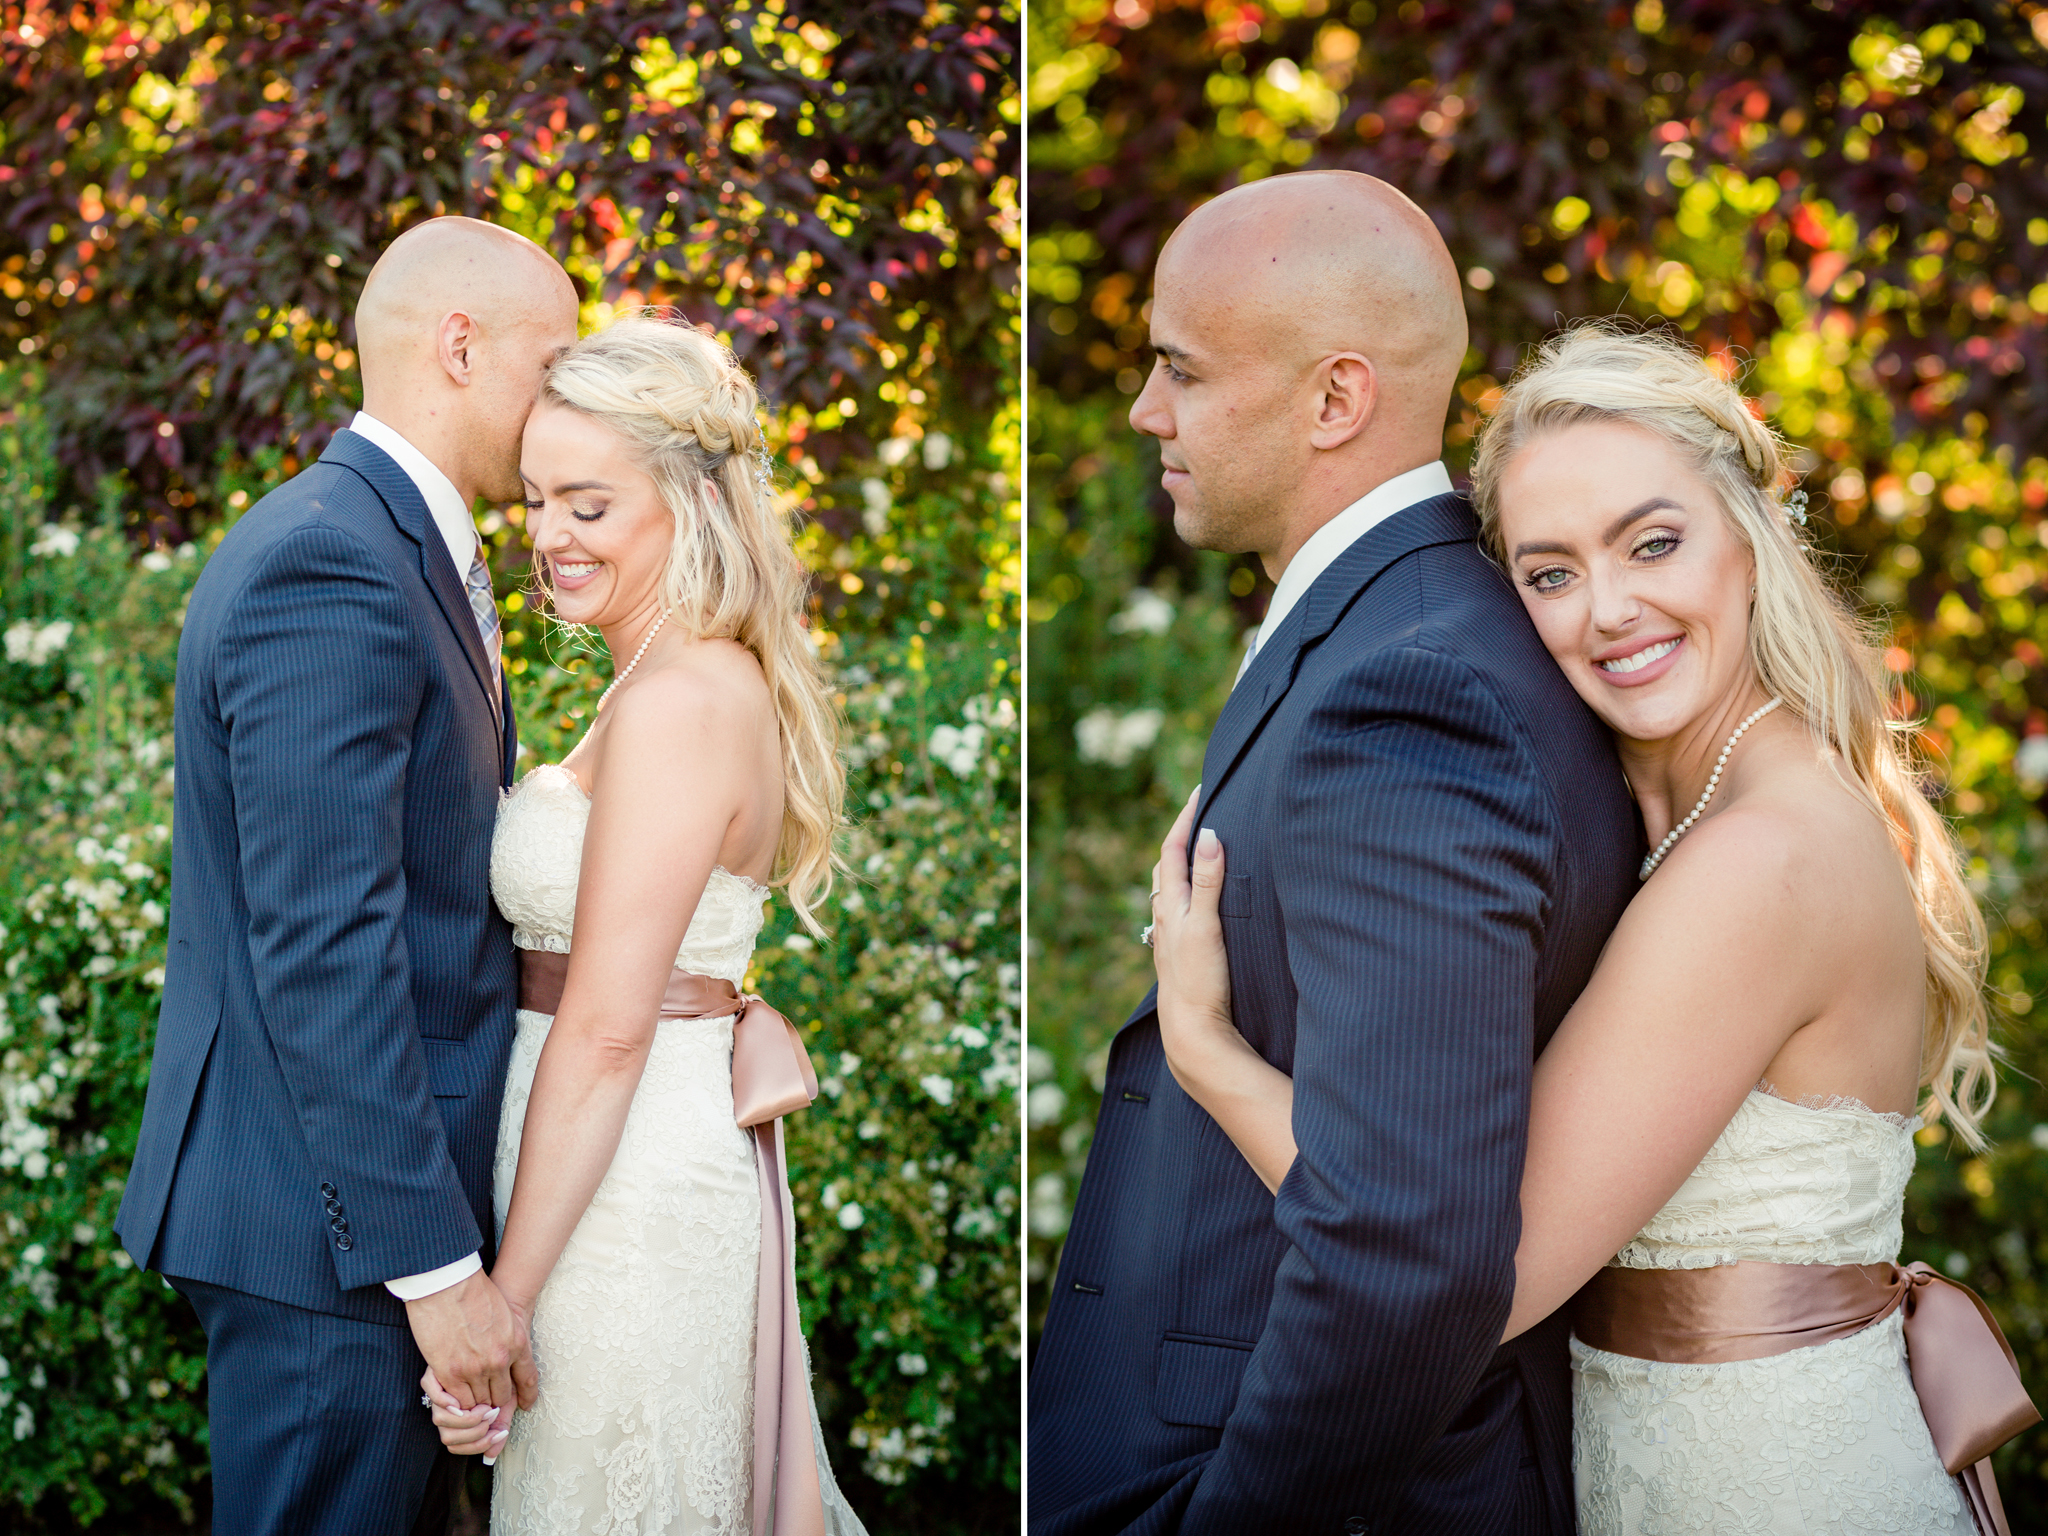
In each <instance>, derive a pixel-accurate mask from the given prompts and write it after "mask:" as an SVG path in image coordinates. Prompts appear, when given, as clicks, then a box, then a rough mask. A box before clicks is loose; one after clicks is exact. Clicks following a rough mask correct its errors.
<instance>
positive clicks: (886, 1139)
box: [0, 372, 1020, 1531]
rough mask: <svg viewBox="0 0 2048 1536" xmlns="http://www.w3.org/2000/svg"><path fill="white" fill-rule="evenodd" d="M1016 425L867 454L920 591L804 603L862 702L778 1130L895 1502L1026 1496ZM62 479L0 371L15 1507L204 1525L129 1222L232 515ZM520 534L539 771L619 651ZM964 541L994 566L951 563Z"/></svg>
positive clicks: (824, 1358) (850, 1423)
mask: <svg viewBox="0 0 2048 1536" xmlns="http://www.w3.org/2000/svg"><path fill="white" fill-rule="evenodd" d="M1001 441H1002V440H1001V439H1000V437H998V439H997V446H996V447H992V448H990V449H987V450H985V451H982V452H979V453H977V454H975V455H974V456H972V457H970V456H968V455H966V454H964V453H963V454H961V455H960V456H959V457H958V458H957V459H951V456H950V455H949V459H951V463H950V468H951V473H950V474H949V475H947V476H946V477H945V478H944V480H943V481H942V480H941V478H940V477H939V476H938V475H937V474H936V473H935V472H925V473H922V474H920V473H918V471H919V469H920V467H921V463H922V461H918V462H914V463H910V464H903V463H899V464H898V465H896V466H893V467H892V466H888V465H880V464H877V465H875V466H872V467H873V468H874V469H875V470H876V471H877V473H876V475H875V477H874V478H876V479H877V480H878V482H882V483H885V487H886V488H887V489H888V490H889V491H890V498H891V504H890V509H889V512H888V514H887V517H886V519H885V522H884V525H883V527H881V528H880V529H876V530H873V531H871V534H870V540H871V542H872V544H873V546H874V550H875V551H879V550H881V549H883V548H886V549H887V550H888V551H889V553H888V555H887V558H888V560H889V561H890V564H891V568H892V573H901V576H902V579H903V580H904V581H905V583H906V586H907V587H910V588H914V589H915V591H916V592H917V593H918V594H919V595H918V598H917V602H916V605H915V608H914V609H910V608H905V609H895V610H888V611H884V612H883V613H882V614H880V615H878V618H877V621H875V622H871V623H868V624H866V625H860V626H855V625H852V624H848V623H842V625H841V628H840V629H839V630H837V631H830V630H826V629H824V628H823V626H822V624H821V625H820V627H819V634H820V638H821V640H822V641H823V643H824V645H825V648H826V654H827V658H828V660H829V661H830V662H831V664H832V667H833V671H834V674H835V676H836V677H837V678H838V679H839V680H840V682H841V684H842V685H843V688H844V697H845V709H846V713H847V718H848V721H849V730H848V747H847V751H848V757H849V762H850V765H851V768H852V770H853V773H852V784H851V793H850V797H849V798H850V811H851V815H852V819H853V823H854V825H853V827H852V828H851V830H850V832H849V835H848V837H847V840H846V845H845V851H846V858H847V862H848V865H849V866H850V868H849V873H848V875H847V876H846V877H844V878H843V879H842V880H841V882H840V884H839V885H838V886H837V888H836V889H835V891H834V893H833V897H832V899H831V902H830V904H829V907H828V909H827V911H826V913H825V914H824V917H825V922H826V926H827V928H828V930H829V934H828V937H827V938H826V939H825V940H824V941H823V942H816V941H813V940H812V939H811V938H810V937H809V936H808V935H807V934H804V933H803V932H801V931H800V930H797V929H796V928H795V925H794V923H793V921H792V918H791V914H790V911H789V909H788V907H787V905H786V904H785V903H781V902H777V903H776V904H775V905H774V907H773V908H772V909H771V914H770V924H769V927H768V928H767V930H766V931H765V933H764V935H763V939H762V945H761V949H760V951H759V953H758V955H757V961H756V968H755V974H754V975H753V976H752V977H750V978H749V986H750V987H751V988H753V989H755V990H758V991H761V992H763V993H765V994H766V995H767V996H768V997H769V998H770V999H771V1000H773V1001H774V1002H775V1003H776V1005H777V1006H778V1007H780V1008H781V1009H782V1010H783V1011H784V1012H786V1013H787V1014H788V1016H789V1017H790V1018H791V1019H792V1020H793V1021H795V1022H796V1023H797V1024H798V1026H799V1027H800V1028H802V1029H803V1030H804V1031H805V1032H806V1037H807V1040H808V1043H809V1045H810V1049H811V1052H812V1055H813V1059H814V1060H815V1061H816V1062H817V1063H818V1065H819V1068H820V1071H821V1075H822V1079H823V1084H822V1086H823V1090H824V1092H823V1096H822V1097H821V1099H820V1101H819V1103H818V1104H817V1105H816V1106H815V1107H814V1108H812V1109H811V1110H810V1111H808V1112H806V1113H804V1114H800V1115H797V1116H795V1117H793V1118H792V1120H791V1121H790V1122H789V1128H788V1135H789V1143H790V1161H791V1172H792V1186H793V1188H794V1191H795V1195H796V1201H797V1220H798V1223H799V1226H800V1227H801V1229H802V1235H803V1241H802V1245H801V1249H800V1255H799V1283H800V1285H801V1286H802V1288H803V1304H804V1312H805V1317H806V1320H807V1322H808V1323H809V1325H810V1326H811V1329H812V1351H813V1360H814V1365H815V1367H816V1373H817V1388H818V1396H819V1402H820V1409H821V1412H822V1413H823V1415H824V1417H825V1420H826V1425H827V1435H828V1438H829V1439H830V1440H831V1442H832V1443H833V1454H834V1465H835V1468H836V1469H837V1470H838V1471H839V1473H840V1476H841V1480H842V1481H843V1482H844V1483H846V1484H847V1485H848V1491H849V1494H850V1496H851V1497H853V1498H854V1500H855V1502H856V1504H857V1506H858V1507H861V1508H862V1509H863V1510H865V1511H867V1512H868V1513H869V1518H870V1519H871V1520H873V1521H874V1522H875V1523H876V1525H877V1528H878V1529H910V1530H920V1531H925V1530H929V1531H968V1530H999V1529H1006V1528H1014V1522H1015V1518H1016V1494H1015V1490H1016V1486H1017V1475H1018V1466H1017V1451H1016V1402H1017V1380H1018V1370H1019V1365H1018V1346H1019V1306H1020V1302H1019V1296H1018V1286H1017V1266H1016V1233H1017V1230H1018V1225H1019V1219H1020V1212H1019V1207H1020V1196H1019V1188H1018V1174H1017V1160H1018V1150H1019V1149H1018V1145H1017V1114H1016V1090H1017V1085H1018V1078H1019V1067H1020V1063H1019V1050H1020V1046H1019V1034H1018V1011H1019V998H1018V986H1019V977H1018V966H1017V954H1016V932H1017V922H1018V917H1017V903H1018V877H1017V858H1018V849H1017V840H1016V835H1015V820H1016V818H1015V805H1016V795H1017V782H1018V778H1017V776H1018V734H1019V720H1018V717H1017V712H1016V708H1015V705H1014V703H1013V702H1012V699H1013V697H1014V678H1015V670H1016V662H1015V656H1014V654H1013V638H1012V637H1013V636H1014V633H1015V628H1014V625H1015V603H1014V596H1013V586H1012V584H1011V583H1010V581H1009V580H1007V579H1006V578H1005V577H1004V576H1003V574H1002V573H1003V572H1004V571H1005V570H1007V571H1009V572H1010V573H1011V575H1012V577H1013V576H1014V570H1015V562H1014V556H1013V554H1006V553H1005V551H1006V550H1008V551H1014V529H1015V521H1014V518H1015V510H1016V509H1015V506H1014V503H1013V502H1012V501H1011V500H1010V498H1011V496H1012V494H1013V493H1012V491H1011V489H1010V487H1011V486H1012V485H1013V484H1014V475H1015V461H1014V457H1013V456H1009V455H1006V454H1005V453H1004V452H1003V451H1002V450H1001V448H1000V443H1001ZM51 473H52V467H51V461H50V455H49V448H48V443H47V439H46V436H45V434H44V432H43V429H42V425H41V420H40V414H39V412H38V410H37V407H36V402H35V398H34V394H33V381H30V380H27V379H24V378H23V377H21V376H20V375H19V374H18V373H17V374H16V375H15V376H13V377H9V376H8V375H7V374H6V373H4V372H0V561H4V562H5V566H4V572H5V582H4V587H0V590H4V592H5V600H4V601H5V612H4V613H0V637H4V644H5V659H4V661H0V796H4V800H5V803H6V805H7V806H8V808H9V818H10V819H9V826H10V830H9V833H8V835H7V836H6V838H5V839H0V955H4V961H0V975H4V981H0V1003H4V1014H0V1274H4V1275H5V1276H6V1277H7V1279H8V1282H9V1283H8V1285H7V1288H6V1290H5V1291H4V1293H0V1447H4V1448H5V1449H4V1451H0V1507H4V1508H5V1509H7V1510H8V1511H9V1515H8V1516H4V1517H0V1523H6V1522H7V1521H8V1520H9V1519H10V1518H12V1517H15V1516H19V1517H21V1518H23V1519H26V1520H28V1521H30V1522H32V1524H36V1525H40V1524H41V1523H44V1522H50V1521H56V1522H59V1523H64V1522H67V1521H68V1522H76V1523H77V1524H81V1525H90V1524H93V1523H94V1522H96V1521H98V1520H100V1519H101V1518H102V1517H104V1516H107V1515H109V1514H126V1515H128V1516H129V1517H130V1518H131V1519H133V1518H135V1517H137V1516H139V1515H141V1514H142V1513H144V1512H146V1511H149V1510H151V1509H161V1508H162V1507H163V1506H165V1505H168V1506H170V1508H171V1510H173V1511H175V1512H176V1513H177V1514H178V1515H180V1516H182V1517H183V1518H185V1519H186V1520H188V1521H189V1520H191V1519H193V1518H196V1516H197V1514H198V1512H199V1510H200V1508H201V1507H202V1505H203V1502H204V1493H203V1482H204V1478H205V1474H206V1465H207V1463H206V1450H205V1395H204V1375H205V1354H204V1350H205V1344H204V1339H203V1338H202V1336H201V1335H200V1333H199V1330H198V1328H197V1325H196V1323H195V1321H194V1319H193V1317H192V1313H191V1310H190V1308H189V1307H188V1306H187V1305H186V1304H185V1303H184V1301H183V1300H182V1299H181V1298H179V1297H177V1296H176V1295H175V1294H174V1293H173V1292H171V1291H170V1290H169V1289H168V1288H167V1287H166V1286H165V1285H164V1284H163V1283H162V1281H161V1280H160V1279H159V1278H158V1277H156V1276H154V1275H147V1274H143V1273H140V1272H138V1271H137V1270H136V1269H135V1268H134V1266H133V1264H132V1262H131V1261H130V1260H129V1258H128V1256H127V1254H125V1253H124V1252H122V1251H121V1249H120V1248H119V1246H118V1245H117V1244H116V1243H115V1241H114V1238H113V1234H112V1231H111V1226H112V1221H113V1217H114V1213H115V1212H116V1210H117V1209H118V1208H119V1205H120V1199H121V1191H122V1185H123V1180H124V1179H125V1177H126V1174H127V1170H128V1164H129V1161H130V1159H131V1157H132V1155H133V1152H134V1145H135V1134H136V1129H137V1126H138V1124H139V1121H140V1116H141V1110H142V1103H143V1095H144V1092H145V1090H146V1087H147V1080H148V1070H149V1058H150V1048H151V1043H152V1039H153V1033H154V1027H155V1019H156V1009H157V1002H158V994H159V988H160V987H161V984H162V980H163V970H162V966H163V951H164V942H165V919H166V913H165V907H166V905H167V903H168V899H169V897H168V891H169V867H170V850H171V839H170V806H171V798H170V788H171V774H172V762H171V719H170V703H171V684H172V678H173V669H174V663H175V655H176V645H177V635H178V623H179V619H180V616H181V613H182V608H183V604H184V601H185V598H186V595H187V594H188V593H189V591H190V588H191V584H192V581H193V580H194V578H195V577H196V576H197V574H198V572H199V570H200V568H201V567H202V565H203V563H204V549H205V548H207V547H210V545H211V543H212V542H214V541H217V539H218V536H219V535H218V533H215V534H214V535H212V536H210V538H208V539H205V540H200V541H195V542H192V543H187V544H185V545H182V546H180V547H179V548H177V549H176V550H175V551H170V550H156V551H152V552H148V553H144V554H142V555H141V556H140V557H139V558H138V557H137V555H136V552H135V550H134V547H133V546H132V544H130V543H129V542H128V541H127V540H126V539H125V538H124V537H123V536H122V535H121V534H120V533H119V532H118V531H117V530H118V527H119V525H120V519H121V516H122V513H123V507H122V505H121V497H120V495H119V492H118V488H112V489H110V490H109V493H108V495H107V497H106V498H105V499H104V505H103V506H102V507H101V508H100V510H99V514H98V517H97V519H96V520H90V521H89V520H87V519H85V518H83V517H81V516H80V515H79V514H77V513H76V512H75V511H74V512H68V513H64V514H61V515H58V514H56V513H55V512H54V509H53V508H51V507H50V506H49V505H48V503H47V500H46V487H47V485H48V484H49V483H50V476H51ZM269 473H270V474H271V475H273V476H274V475H275V473H276V463H275V459H274V458H273V459H272V460H271V461H270V467H269ZM250 475H251V478H237V477H235V476H233V475H230V476H227V477H225V478H224V480H223V482H222V483H221V484H220V485H218V486H216V487H214V494H215V495H217V497H218V499H219V501H220V503H221V504H222V505H226V506H230V507H234V508H242V507H246V506H247V505H248V504H249V503H250V501H251V500H252V498H253V497H254V496H260V495H261V493H262V491H263V489H264V483H263V475H262V472H261V471H260V470H251V471H250ZM941 486H943V489H942V488H941ZM963 530H964V531H965V532H964V533H963ZM515 533H516V530H515V529H514V528H513V527H511V526H510V525H508V524H506V523H505V522H504V521H503V519H497V520H496V522H495V524H494V527H493V540H494V543H495V544H496V545H497V547H498V552H499V554H500V556H501V560H500V563H501V565H503V566H505V567H506V568H507V571H508V575H507V577H506V578H505V580H504V581H503V583H502V584H501V590H504V591H505V593H506V595H505V600H504V616H505V625H506V640H507V665H508V667H509V669H510V670H511V671H512V673H513V675H514V691H515V697H516V699H517V702H518V706H519V709H520V716H521V739H522V742H523V743H524V745H525V747H526V748H527V750H528V754H529V755H528V756H527V757H526V759H525V760H526V763H527V765H529V766H530V765H531V763H533V762H535V761H546V760H555V759H559V757H560V756H561V755H562V754H563V753H564V752H566V751H567V749H568V747H569V745H570V744H571V743H572V742H573V740H574V738H575V736H576V735H577V734H579V733H580V732H581V730H582V728H583V724H584V722H585V721H586V720H587V718H588V717H589V715H590V714H591V712H592V710H593V708H594V705H595V700H596V695H597V692H598V691H599V689H600V687H601V686H602V684H603V682H604V681H605V680H606V679H607V678H608V677H609V675H610V668H609V666H593V665H592V664H591V663H590V661H589V660H588V659H587V658H586V656H585V655H584V654H583V649H582V647H581V645H580V643H579V641H578V639H577V638H576V637H575V636H573V635H568V634H565V633H564V632H562V631H560V630H558V629H552V628H550V627H549V626H546V625H543V624H540V623H536V622H535V620H534V617H533V615H532V614H531V613H530V612H528V611H526V610H525V607H524V601H523V598H522V597H521V595H520V594H519V593H518V592H517V591H516V590H512V589H513V588H514V587H515V586H516V584H517V578H516V577H515V576H512V575H510V574H509V572H510V570H511V568H512V567H513V566H514V565H515V564H516V563H517V561H516V559H515V558H514V553H513V547H512V546H513V544H514V535H515ZM960 537H967V538H969V539H970V540H972V541H974V542H973V543H972V544H971V546H970V547H971V549H972V551H973V553H974V555H975V557H976V559H977V560H978V561H983V562H986V564H975V565H972V566H967V567H962V566H959V565H955V564H946V563H942V562H941V561H940V560H937V559H933V558H931V554H932V545H933V543H934V542H936V544H937V548H938V551H939V552H940V553H941V554H944V552H945V551H946V550H947V548H948V543H947V541H949V540H953V539H957V538H960ZM876 558H878V559H879V558H881V556H880V555H879V554H876ZM988 572H993V573H994V574H993V575H989V574H987V573H988ZM934 608H936V609H937V610H938V612H939V614H940V615H948V616H950V617H948V618H946V619H945V620H944V621H943V622H941V621H940V620H939V619H936V618H935V617H934V616H933V610H934ZM912 613H921V614H923V615H925V617H923V618H922V619H918V618H914V617H909V616H908V615H910V614H912ZM1006 614H1007V617H1006ZM852 617H853V615H851V614H850V613H844V614H842V619H843V620H846V619H851V618H852ZM892 618H894V619H896V620H897V622H894V623H891V622H890V620H891V619H892ZM557 658H558V659H557Z"/></svg>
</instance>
